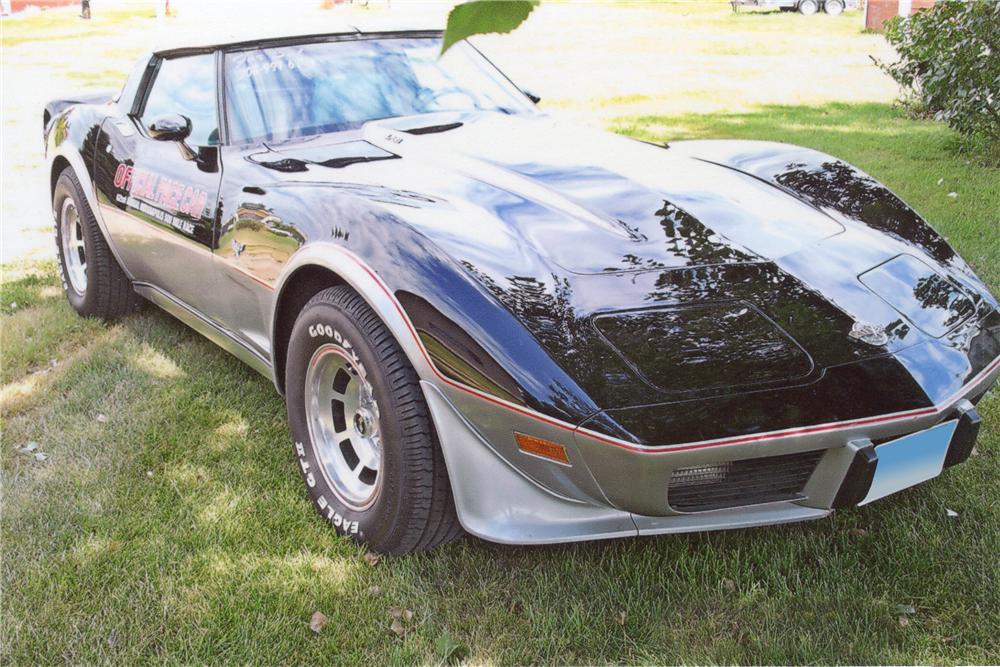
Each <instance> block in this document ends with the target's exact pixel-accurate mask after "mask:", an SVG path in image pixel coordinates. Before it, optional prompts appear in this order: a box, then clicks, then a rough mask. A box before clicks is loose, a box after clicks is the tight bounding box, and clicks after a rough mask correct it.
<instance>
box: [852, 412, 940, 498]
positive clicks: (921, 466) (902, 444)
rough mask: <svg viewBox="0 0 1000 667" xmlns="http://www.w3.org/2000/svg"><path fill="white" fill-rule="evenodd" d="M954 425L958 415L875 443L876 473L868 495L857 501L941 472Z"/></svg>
mask: <svg viewBox="0 0 1000 667" xmlns="http://www.w3.org/2000/svg"><path fill="white" fill-rule="evenodd" d="M956 426H958V420H957V419H956V420H953V421H950V422H945V423H943V424H938V425H937V426H934V427H932V428H929V429H927V430H926V431H920V432H919V433H913V434H911V435H907V436H904V437H902V438H899V439H897V440H893V441H892V442H887V443H885V444H883V445H879V446H878V447H876V448H875V453H876V454H878V465H877V466H876V467H875V477H874V478H873V479H872V486H871V489H869V491H868V495H867V496H865V499H864V500H862V501H861V502H860V503H858V504H859V505H866V504H868V503H870V502H872V501H873V500H878V499H879V498H885V497H886V496H888V495H890V494H892V493H896V492H897V491H902V490H903V489H907V488H909V487H911V486H914V485H915V484H920V483H921V482H926V481H927V480H929V479H933V478H935V477H937V476H938V475H940V474H941V470H943V469H944V457H945V455H946V454H947V453H948V445H949V444H951V436H952V435H953V434H954V433H955V427H956Z"/></svg>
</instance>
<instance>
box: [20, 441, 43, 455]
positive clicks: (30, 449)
mask: <svg viewBox="0 0 1000 667" xmlns="http://www.w3.org/2000/svg"><path fill="white" fill-rule="evenodd" d="M36 449H38V443H37V442H29V443H28V444H26V445H25V446H24V447H18V448H17V451H18V452H20V453H21V454H24V455H25V456H30V455H31V452H33V451H35V450H36Z"/></svg>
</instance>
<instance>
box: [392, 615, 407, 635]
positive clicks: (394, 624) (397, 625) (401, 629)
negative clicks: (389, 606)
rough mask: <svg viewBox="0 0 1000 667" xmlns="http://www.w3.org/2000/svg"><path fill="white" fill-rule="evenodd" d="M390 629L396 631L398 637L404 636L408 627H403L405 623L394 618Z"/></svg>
mask: <svg viewBox="0 0 1000 667" xmlns="http://www.w3.org/2000/svg"><path fill="white" fill-rule="evenodd" d="M389 629H390V630H392V631H393V632H394V633H396V636H397V637H402V636H403V635H405V634H406V628H404V627H403V624H402V623H400V622H399V619H398V618H394V619H393V620H392V624H390V625H389Z"/></svg>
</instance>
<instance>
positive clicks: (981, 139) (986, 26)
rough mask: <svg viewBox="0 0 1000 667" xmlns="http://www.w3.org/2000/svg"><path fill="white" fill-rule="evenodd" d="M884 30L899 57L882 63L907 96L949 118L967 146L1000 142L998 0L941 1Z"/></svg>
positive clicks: (896, 19)
mask: <svg viewBox="0 0 1000 667" xmlns="http://www.w3.org/2000/svg"><path fill="white" fill-rule="evenodd" d="M885 35H886V39H888V40H889V43H890V44H892V45H893V46H894V47H895V48H896V51H897V52H898V53H899V60H898V62H895V63H884V62H880V63H879V66H880V67H881V68H882V69H883V70H884V71H885V72H887V73H888V74H889V75H890V76H891V77H892V78H893V79H895V80H896V81H897V82H898V83H899V84H900V86H902V87H903V90H904V101H906V100H907V99H908V100H909V101H910V102H911V103H912V102H913V101H915V102H916V103H917V107H918V108H919V109H920V110H922V111H925V112H927V113H930V114H933V116H934V117H935V118H937V119H939V120H942V121H945V122H947V123H948V125H950V126H951V127H953V128H954V129H955V130H957V131H958V132H959V133H960V134H961V135H962V136H963V137H964V138H965V139H966V140H967V142H966V143H967V145H970V146H992V147H996V146H997V144H1000V0H971V1H967V0H945V1H944V2H938V3H937V4H936V5H935V6H934V7H933V8H931V9H928V10H925V11H922V12H918V13H917V14H915V15H913V16H911V17H909V18H907V19H903V18H899V17H897V18H895V19H893V20H892V21H890V22H889V23H888V24H887V27H886V33H885ZM991 152H992V151H991ZM994 154H995V153H994Z"/></svg>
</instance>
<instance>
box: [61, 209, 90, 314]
mask: <svg viewBox="0 0 1000 667" xmlns="http://www.w3.org/2000/svg"><path fill="white" fill-rule="evenodd" d="M59 237H60V238H61V239H62V255H63V262H64V263H65V265H66V277H67V278H68V279H69V286H70V288H71V289H72V290H73V291H74V292H76V293H77V294H80V295H81V296H82V295H83V293H84V292H86V291H87V250H86V248H85V247H84V245H83V224H82V223H81V222H80V212H79V211H77V210H76V204H74V203H73V199H72V198H71V197H66V199H65V200H63V205H62V210H61V211H60V212H59Z"/></svg>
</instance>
